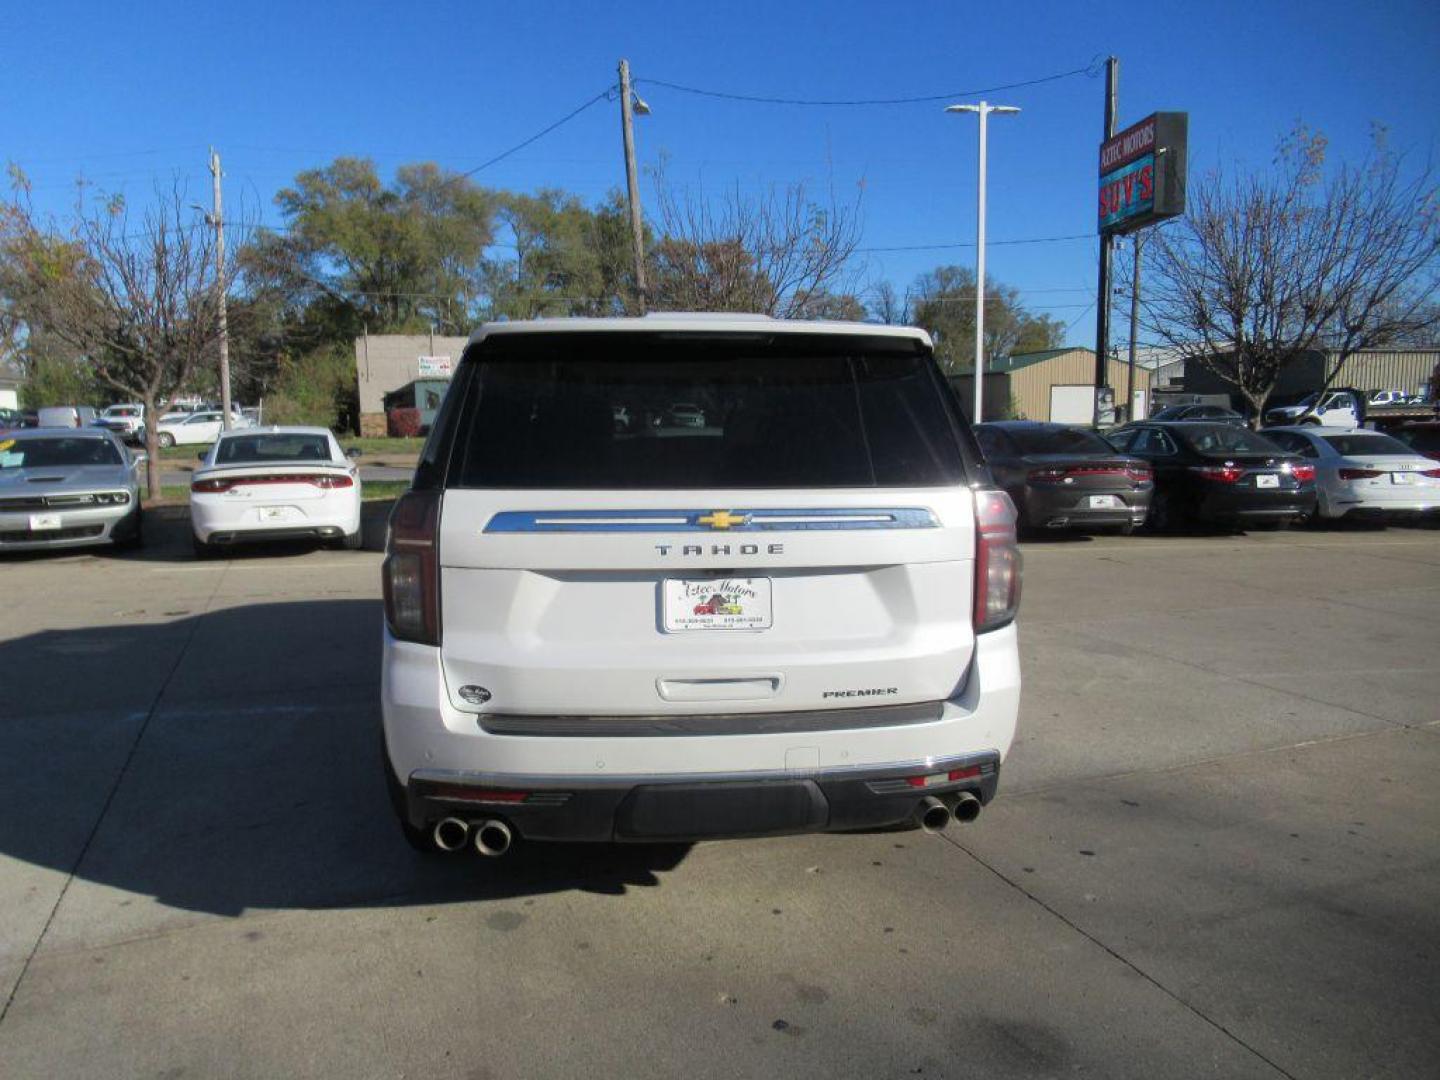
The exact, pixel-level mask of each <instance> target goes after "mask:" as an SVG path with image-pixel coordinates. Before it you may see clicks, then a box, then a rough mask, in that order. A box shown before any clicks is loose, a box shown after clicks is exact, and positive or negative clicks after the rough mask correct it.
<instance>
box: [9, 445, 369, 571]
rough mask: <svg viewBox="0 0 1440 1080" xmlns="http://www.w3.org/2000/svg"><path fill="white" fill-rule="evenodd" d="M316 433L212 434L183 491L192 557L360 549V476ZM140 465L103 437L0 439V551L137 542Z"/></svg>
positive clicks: (348, 457) (140, 459) (138, 455)
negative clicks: (292, 547) (306, 544)
mask: <svg viewBox="0 0 1440 1080" xmlns="http://www.w3.org/2000/svg"><path fill="white" fill-rule="evenodd" d="M357 453H358V451H350V452H349V453H348V454H347V453H346V452H345V451H344V450H342V449H341V447H340V444H339V442H338V441H336V439H335V436H334V435H332V434H331V433H330V432H329V431H328V430H326V429H325V428H311V427H272V428H264V429H256V428H245V429H238V430H236V431H231V432H225V433H222V434H221V435H219V437H218V438H217V439H216V441H215V444H214V445H213V446H211V447H210V448H209V449H208V450H206V451H205V452H204V453H202V454H201V457H200V465H199V468H197V469H196V470H195V472H194V474H193V475H192V478H191V482H190V527H191V531H192V537H193V541H194V548H195V553H196V555H198V556H200V557H202V558H204V557H207V556H210V555H212V554H214V553H216V552H217V551H218V550H220V549H221V548H223V547H229V546H232V545H236V544H244V543H248V542H254V541H271V540H308V541H316V540H319V541H328V542H332V543H335V544H338V545H340V546H343V547H345V548H348V549H351V550H355V549H358V548H359V547H360V546H361V529H360V502H361V486H360V474H359V470H358V468H357V467H356V465H355V462H354V460H353V457H354V456H355V455H356V454H357ZM145 460H146V457H145V454H144V453H142V452H137V451H132V450H131V449H130V448H129V447H127V446H126V445H125V444H124V443H123V442H122V441H121V440H120V438H119V436H118V435H116V433H115V432H113V431H109V430H106V429H103V428H75V429H66V428H30V429H24V430H18V431H11V432H8V433H6V434H4V435H0V550H5V551H35V550H45V549H49V548H70V547H84V546H89V545H97V544H113V545H115V546H117V547H121V548H132V547H138V546H140V545H141V544H143V543H144V538H145V537H144V519H143V507H142V505H141V498H140V468H141V466H142V465H143V464H144V463H145Z"/></svg>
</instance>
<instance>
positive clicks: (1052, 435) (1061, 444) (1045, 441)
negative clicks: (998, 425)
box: [1004, 427, 1115, 455]
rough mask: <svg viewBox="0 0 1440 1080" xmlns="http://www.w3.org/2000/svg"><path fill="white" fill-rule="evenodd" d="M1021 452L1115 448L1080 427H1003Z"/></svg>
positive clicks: (1109, 451)
mask: <svg viewBox="0 0 1440 1080" xmlns="http://www.w3.org/2000/svg"><path fill="white" fill-rule="evenodd" d="M1004 430H1005V432H1006V434H1008V435H1009V436H1010V437H1011V438H1012V439H1014V440H1015V441H1016V442H1017V443H1018V444H1019V445H1020V452H1021V453H1022V454H1105V455H1110V454H1113V453H1115V448H1114V447H1112V446H1111V445H1110V444H1109V443H1107V442H1106V441H1105V440H1104V439H1102V438H1100V436H1099V435H1096V434H1095V433H1094V432H1091V431H1085V430H1084V429H1082V428H1069V427H1053V428H1044V427H1035V428H1019V427H1015V428H1005V429H1004Z"/></svg>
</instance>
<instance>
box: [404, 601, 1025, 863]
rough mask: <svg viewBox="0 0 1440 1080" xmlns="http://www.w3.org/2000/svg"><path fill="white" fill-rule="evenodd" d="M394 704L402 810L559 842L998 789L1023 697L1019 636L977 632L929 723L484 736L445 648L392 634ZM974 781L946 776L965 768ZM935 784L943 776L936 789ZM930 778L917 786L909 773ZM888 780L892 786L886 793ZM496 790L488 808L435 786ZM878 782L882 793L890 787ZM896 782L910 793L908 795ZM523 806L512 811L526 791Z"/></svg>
mask: <svg viewBox="0 0 1440 1080" xmlns="http://www.w3.org/2000/svg"><path fill="white" fill-rule="evenodd" d="M381 699H382V700H381V706H382V713H383V716H384V725H385V747H386V754H387V757H388V759H389V762H388V764H389V768H390V770H391V773H392V776H393V777H394V779H395V780H396V782H397V785H398V792H399V795H400V798H399V799H397V804H398V805H397V807H396V809H397V810H398V811H399V812H400V813H401V814H402V816H404V817H405V819H406V820H407V821H408V823H409V824H410V825H412V826H414V827H416V828H422V829H423V828H427V827H429V826H430V825H432V824H433V823H434V822H435V821H438V820H439V819H440V818H443V817H446V816H450V815H451V814H454V815H455V816H460V817H463V818H465V819H466V820H471V821H474V820H480V819H483V818H487V817H500V818H504V819H505V820H507V821H509V822H510V823H511V825H512V826H513V827H514V828H515V829H516V830H517V831H518V832H519V833H520V834H521V835H522V836H525V837H528V838H531V839H547V840H661V839H666V840H680V839H698V838H702V837H703V838H717V837H723V836H759V835H771V834H780V833H795V832H825V831H840V830H847V829H860V828H873V827H878V826H883V825H890V824H897V823H899V822H903V821H906V820H908V819H909V818H910V817H911V816H912V815H913V814H914V812H915V809H916V807H917V806H918V805H919V802H920V800H921V799H922V798H923V797H924V796H926V795H928V794H932V793H938V794H942V795H944V794H950V793H953V792H956V791H960V790H968V791H973V792H974V793H975V794H976V795H978V796H979V797H980V799H981V800H982V801H988V800H989V799H990V798H992V797H993V796H994V794H995V789H996V785H997V783H998V779H999V765H1000V762H1001V760H1002V759H1003V758H1004V755H1005V754H1006V753H1007V752H1008V750H1009V748H1010V744H1011V741H1012V740H1013V738H1014V735H1015V725H1016V719H1017V716H1018V713H1019V703H1020V671H1019V656H1018V639H1017V635H1016V630H1015V627H1014V626H1013V625H1012V626H1008V627H1005V628H1003V629H1000V630H996V631H992V632H990V633H987V634H982V635H979V637H978V638H977V640H976V648H975V655H974V659H973V660H972V663H971V668H970V671H969V673H968V676H967V678H966V680H965V683H964V686H963V688H962V689H961V690H960V691H959V692H958V693H957V694H956V695H955V696H954V697H952V698H951V699H950V700H948V701H946V702H944V703H943V705H942V706H941V708H940V710H939V715H938V717H937V718H936V719H935V720H933V721H932V722H924V723H913V722H911V723H898V724H896V725H893V726H871V727H844V728H836V729H830V730H804V731H786V732H759V733H756V732H746V733H739V734H697V735H675V734H667V735H655V736H648V735H632V736H618V737H605V736H587V735H578V734H570V735H564V736H533V735H510V734H494V733H491V732H487V731H486V730H485V728H484V727H483V726H482V725H481V724H480V722H479V716H478V715H477V714H476V713H461V712H458V711H457V710H455V709H454V708H453V706H452V705H451V704H450V701H449V698H448V695H447V694H446V693H445V688H444V683H443V676H442V673H441V668H440V660H439V650H437V649H433V648H429V647H426V646H419V645H413V644H410V643H407V642H399V641H395V640H394V639H393V638H391V637H390V636H389V634H388V633H387V634H386V638H385V650H384V662H383V665H382V675H381ZM970 768H978V772H976V773H975V774H974V775H967V776H965V777H963V778H958V779H956V780H955V781H950V780H949V779H948V775H949V772H950V771H951V770H956V769H970ZM937 775H943V776H944V777H945V778H946V779H943V780H935V779H934V778H935V777H936V776H937ZM917 776H927V777H930V778H931V781H932V782H931V783H929V784H927V785H926V786H925V787H923V788H920V787H912V786H910V785H908V784H906V783H905V778H907V777H917ZM887 781H888V782H889V783H888V784H887ZM437 784H440V785H461V786H463V787H465V788H470V789H478V790H479V791H481V792H484V791H491V792H495V791H499V792H501V793H502V794H503V798H502V799H499V800H495V801H490V802H486V801H483V800H481V801H476V800H475V798H474V795H475V790H472V791H470V792H469V793H468V794H467V793H464V792H460V793H459V797H456V791H455V789H453V788H443V787H442V788H437V787H436V786H435V785H437ZM877 785H878V787H879V790H877ZM897 785H898V787H897ZM517 792H519V793H523V794H524V801H521V802H512V801H509V800H512V799H514V798H515V793H517Z"/></svg>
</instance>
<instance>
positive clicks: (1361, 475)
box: [1295, 469, 1384, 480]
mask: <svg viewBox="0 0 1440 1080" xmlns="http://www.w3.org/2000/svg"><path fill="white" fill-rule="evenodd" d="M1310 473H1311V475H1312V476H1313V475H1314V473H1315V470H1314V469H1311V470H1310ZM1295 475H1296V476H1299V475H1300V470H1299V469H1296V470H1295ZM1383 475H1384V474H1383V473H1381V471H1380V470H1379V469H1341V470H1340V479H1341V480H1373V479H1374V478H1375V477H1377V476H1383Z"/></svg>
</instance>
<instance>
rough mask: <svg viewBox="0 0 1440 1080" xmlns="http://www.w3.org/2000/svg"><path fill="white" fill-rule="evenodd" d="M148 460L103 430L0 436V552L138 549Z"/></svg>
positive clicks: (40, 430)
mask: <svg viewBox="0 0 1440 1080" xmlns="http://www.w3.org/2000/svg"><path fill="white" fill-rule="evenodd" d="M143 460H144V456H143V455H138V454H136V455H132V454H131V453H130V451H129V450H127V449H126V448H125V445H124V444H123V443H122V442H120V440H119V439H117V438H116V437H115V436H114V435H113V434H111V433H110V432H108V431H103V430H101V429H99V428H74V429H70V428H27V429H25V430H23V431H9V432H6V433H5V434H4V435H0V551H37V550H44V549H48V548H62V547H82V546H84V545H87V544H114V545H116V546H117V547H137V546H139V545H140V544H141V543H142V542H143V540H144V531H143V525H142V522H141V507H140V485H139V466H140V463H141V462H142V461H143Z"/></svg>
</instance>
